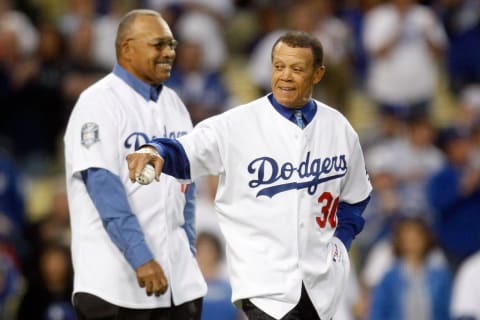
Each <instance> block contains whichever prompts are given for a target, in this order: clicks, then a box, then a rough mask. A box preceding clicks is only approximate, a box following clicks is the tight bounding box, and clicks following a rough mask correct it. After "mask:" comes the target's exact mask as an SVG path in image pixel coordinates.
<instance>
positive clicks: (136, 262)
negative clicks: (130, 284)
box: [125, 241, 153, 269]
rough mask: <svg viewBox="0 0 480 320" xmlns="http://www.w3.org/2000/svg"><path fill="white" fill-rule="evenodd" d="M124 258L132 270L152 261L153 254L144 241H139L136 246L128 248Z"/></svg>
mask: <svg viewBox="0 0 480 320" xmlns="http://www.w3.org/2000/svg"><path fill="white" fill-rule="evenodd" d="M125 258H126V259H127V260H128V263H129V264H130V265H131V266H132V268H133V269H137V268H138V267H140V266H141V265H144V264H145V263H147V262H148V261H150V260H152V259H153V254H152V252H151V251H150V248H149V247H148V246H147V244H146V243H145V241H140V242H138V243H137V244H136V245H133V246H130V247H128V248H127V250H126V251H125Z"/></svg>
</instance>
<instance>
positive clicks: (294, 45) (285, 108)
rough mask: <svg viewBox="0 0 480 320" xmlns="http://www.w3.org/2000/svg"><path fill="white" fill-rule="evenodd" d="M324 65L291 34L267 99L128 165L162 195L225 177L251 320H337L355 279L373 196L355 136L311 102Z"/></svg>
mask: <svg viewBox="0 0 480 320" xmlns="http://www.w3.org/2000/svg"><path fill="white" fill-rule="evenodd" d="M322 60H323V50H322V46H321V44H320V42H319V41H318V40H317V39H316V38H314V37H312V36H311V35H309V34H307V33H304V32H289V33H286V34H285V35H283V36H282V37H280V38H279V39H278V40H277V42H276V43H275V44H274V46H273V49H272V80H271V84H272V93H270V94H268V95H266V96H264V97H261V98H259V99H257V100H254V101H252V102H250V103H247V104H245V105H241V106H238V107H236V108H233V109H232V110H229V111H227V112H225V113H223V114H220V115H218V116H214V117H212V118H209V119H206V120H204V121H203V122H200V123H199V124H198V125H197V126H196V127H195V129H194V130H193V131H192V132H191V133H189V134H187V135H185V136H182V137H180V138H179V139H178V140H171V139H163V138H157V139H153V140H152V141H151V142H150V143H148V144H147V145H145V146H143V147H141V149H140V150H138V151H137V152H134V153H131V154H129V155H128V158H127V160H128V168H129V172H130V173H129V174H130V179H131V180H132V181H136V179H137V177H139V176H141V174H142V170H143V168H144V167H145V165H146V164H147V163H150V164H152V165H154V167H155V173H156V179H157V180H159V181H160V183H162V181H163V179H169V178H170V176H174V177H176V178H178V179H181V180H186V181H190V180H195V179H196V178H198V177H200V176H203V175H218V176H219V186H218V190H217V195H216V199H215V202H216V205H215V208H216V211H217V214H218V215H217V216H218V219H219V224H220V228H221V230H222V232H223V234H224V236H225V240H226V247H227V252H226V253H227V262H228V271H229V275H230V281H231V285H232V300H233V301H234V302H235V303H236V304H237V305H240V306H241V308H242V309H243V310H244V312H245V313H246V315H247V316H248V318H249V319H254V320H271V319H283V320H299V319H302V320H314V319H322V320H328V319H331V318H332V316H333V315H334V314H335V311H336V309H337V305H338V302H339V299H340V297H341V295H342V293H343V290H344V288H345V283H346V279H347V277H348V274H349V269H350V262H349V257H348V252H347V250H348V248H349V247H350V244H351V242H352V240H353V238H354V237H355V235H356V234H358V233H359V232H360V231H361V230H362V228H363V223H364V220H363V218H362V216H361V214H362V212H363V211H364V209H365V207H366V205H367V203H368V200H369V195H370V192H371V189H372V187H371V185H370V182H369V179H368V175H367V173H366V171H365V163H364V158H363V153H362V149H361V147H360V143H359V139H358V135H357V133H356V132H355V131H354V130H353V128H352V127H351V125H350V124H349V123H348V121H347V120H346V119H345V118H344V117H343V116H342V115H341V114H340V113H339V112H338V111H336V110H334V109H332V108H330V107H329V106H327V105H325V104H323V103H322V102H320V101H317V100H314V99H312V97H311V96H312V90H313V87H314V86H315V85H316V84H317V83H318V82H319V81H320V80H321V78H322V76H323V74H324V72H325V67H324V66H323V62H322ZM161 171H163V172H164V173H166V174H167V175H163V176H162V178H161V179H159V177H160V172H161ZM157 183H158V182H157ZM155 184H156V183H153V185H155ZM133 185H136V184H133ZM150 186H151V185H148V186H146V187H141V188H148V187H150Z"/></svg>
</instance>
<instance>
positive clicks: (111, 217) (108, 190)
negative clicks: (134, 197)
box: [81, 168, 153, 270]
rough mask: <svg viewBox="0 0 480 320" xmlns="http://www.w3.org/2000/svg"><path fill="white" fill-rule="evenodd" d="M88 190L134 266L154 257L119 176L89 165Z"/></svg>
mask: <svg viewBox="0 0 480 320" xmlns="http://www.w3.org/2000/svg"><path fill="white" fill-rule="evenodd" d="M81 173H82V178H83V181H84V183H85V185H86V187H87V191H88V194H89V195H90V198H91V199H92V201H93V203H94V205H95V207H96V208H97V211H98V212H99V214H100V218H101V220H102V223H103V226H104V228H105V230H106V231H107V233H108V235H109V236H110V239H112V241H113V243H114V244H115V245H116V246H117V247H118V249H119V250H120V251H121V252H122V254H123V255H124V256H125V258H126V259H127V261H128V263H129V264H130V265H131V266H132V268H133V269H134V270H135V269H136V268H138V267H139V266H141V265H143V264H144V263H146V262H148V261H149V260H152V259H153V254H152V252H151V251H150V249H149V247H148V245H147V243H146V242H145V238H144V235H143V231H142V229H141V227H140V224H139V222H138V220H137V217H136V216H135V214H133V212H132V210H131V209H130V205H129V203H128V198H127V194H126V192H125V188H124V187H123V184H122V182H121V181H120V178H119V177H118V176H117V175H114V174H113V173H111V172H110V171H108V170H105V169H100V168H89V169H87V170H84V171H82V172H81Z"/></svg>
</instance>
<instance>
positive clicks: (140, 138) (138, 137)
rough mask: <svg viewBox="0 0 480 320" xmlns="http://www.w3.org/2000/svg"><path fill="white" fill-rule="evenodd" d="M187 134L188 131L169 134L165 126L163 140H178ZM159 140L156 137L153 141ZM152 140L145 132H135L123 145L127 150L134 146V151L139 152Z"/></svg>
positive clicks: (153, 137)
mask: <svg viewBox="0 0 480 320" xmlns="http://www.w3.org/2000/svg"><path fill="white" fill-rule="evenodd" d="M186 134H187V131H171V132H167V127H166V126H163V136H162V138H169V139H177V138H179V137H181V136H184V135H186ZM155 138H157V137H156V136H152V139H155ZM150 140H151V139H150V138H149V137H148V135H147V134H146V133H144V132H133V133H131V134H129V135H128V137H127V138H126V139H125V142H124V143H123V145H124V146H125V148H127V149H130V148H132V146H133V150H137V149H138V148H139V147H140V146H142V145H144V144H146V143H148V142H149V141H150Z"/></svg>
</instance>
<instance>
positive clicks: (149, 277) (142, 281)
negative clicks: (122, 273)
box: [135, 259, 168, 297]
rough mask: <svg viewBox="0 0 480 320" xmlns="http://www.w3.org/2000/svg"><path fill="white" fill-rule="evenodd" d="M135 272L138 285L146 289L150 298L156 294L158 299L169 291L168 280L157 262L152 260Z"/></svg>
mask: <svg viewBox="0 0 480 320" xmlns="http://www.w3.org/2000/svg"><path fill="white" fill-rule="evenodd" d="M135 272H136V273H137V280H138V285H139V286H140V287H142V288H145V292H146V293H147V295H148V296H151V295H152V293H154V294H155V295H156V296H157V297H158V296H160V295H161V294H164V293H165V291H167V288H168V282H167V278H166V277H165V274H164V273H163V269H162V267H161V266H160V265H159V264H158V263H157V262H156V261H155V260H153V259H152V260H150V261H148V262H147V263H145V264H142V265H141V266H140V267H138V268H137V269H136V270H135Z"/></svg>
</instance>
